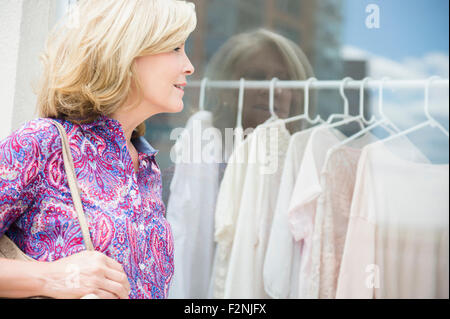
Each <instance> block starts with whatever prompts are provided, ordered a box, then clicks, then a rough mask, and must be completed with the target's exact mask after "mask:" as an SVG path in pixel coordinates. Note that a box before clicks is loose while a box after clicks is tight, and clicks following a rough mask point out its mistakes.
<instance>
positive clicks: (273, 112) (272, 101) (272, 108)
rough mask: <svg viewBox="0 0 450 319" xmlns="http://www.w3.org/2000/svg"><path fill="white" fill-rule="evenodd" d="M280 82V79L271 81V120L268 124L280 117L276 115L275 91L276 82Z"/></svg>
mask: <svg viewBox="0 0 450 319" xmlns="http://www.w3.org/2000/svg"><path fill="white" fill-rule="evenodd" d="M277 81H278V78H273V79H272V80H271V81H270V88H269V111H270V114H271V116H270V118H269V119H268V122H271V121H273V120H276V119H278V115H276V114H275V111H274V91H275V82H277Z"/></svg>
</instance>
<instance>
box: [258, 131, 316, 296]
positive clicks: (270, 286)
mask: <svg viewBox="0 0 450 319" xmlns="http://www.w3.org/2000/svg"><path fill="white" fill-rule="evenodd" d="M311 131H312V128H311V129H307V130H304V131H300V132H298V133H295V134H293V135H292V137H291V139H290V140H289V145H288V149H287V151H286V159H285V161H284V167H283V173H282V175H281V181H280V187H279V190H278V196H277V203H276V208H275V212H274V217H273V221H272V226H271V230H270V236H269V242H268V244H267V250H266V256H265V260H264V269H263V277H264V289H265V291H266V293H267V294H268V295H269V296H270V297H272V298H277V299H286V298H297V295H296V293H297V291H298V287H297V284H298V276H297V275H298V267H299V265H300V259H299V258H300V252H301V246H300V245H299V243H298V242H295V241H294V238H293V236H292V233H291V232H290V231H288V229H289V228H288V208H289V201H290V199H291V196H292V192H293V190H294V185H295V180H296V179H297V173H298V170H299V168H300V164H301V162H302V160H303V154H304V152H305V148H306V144H307V142H308V138H309V136H310V134H311ZM293 270H294V271H293Z"/></svg>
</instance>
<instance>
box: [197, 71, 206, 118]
mask: <svg viewBox="0 0 450 319" xmlns="http://www.w3.org/2000/svg"><path fill="white" fill-rule="evenodd" d="M206 82H208V78H203V80H202V82H201V84H200V97H199V104H198V109H199V111H204V110H205V89H206Z"/></svg>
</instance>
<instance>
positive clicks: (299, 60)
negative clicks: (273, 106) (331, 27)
mask: <svg viewBox="0 0 450 319" xmlns="http://www.w3.org/2000/svg"><path fill="white" fill-rule="evenodd" d="M269 47H271V48H274V49H275V50H276V51H277V52H278V53H279V54H280V56H281V59H282V61H283V63H284V64H285V65H286V67H287V69H288V70H289V74H288V80H299V81H301V80H306V79H308V78H310V77H314V72H313V69H312V66H311V64H310V62H309V60H308V58H307V57H306V55H305V53H304V52H303V51H302V49H301V48H300V47H299V46H298V45H297V44H296V43H294V42H293V41H291V40H290V39H288V38H285V37H284V36H282V35H280V34H277V33H275V32H272V31H270V30H268V29H264V28H259V29H255V30H251V31H248V32H245V33H241V34H237V35H234V36H232V37H231V38H230V39H228V40H227V42H225V44H223V45H222V46H221V47H220V49H219V50H218V51H217V52H216V53H215V54H214V56H213V57H212V58H211V60H210V62H209V63H208V66H207V67H206V72H205V73H206V75H205V76H206V77H208V79H211V80H239V79H237V78H236V72H235V71H236V66H237V65H238V64H239V62H240V61H243V60H244V61H245V60H246V59H247V58H248V57H250V56H253V55H254V54H256V53H258V52H261V51H262V50H265V49H266V48H269ZM216 91H217V90H216ZM205 96H206V97H207V99H206V103H205V105H208V107H211V108H212V109H213V113H214V115H215V123H216V125H217V126H220V127H221V128H223V126H224V124H225V123H226V124H225V125H233V126H232V127H234V122H233V123H231V122H230V119H227V115H226V114H228V117H229V116H230V113H231V120H232V121H235V119H236V115H237V106H236V105H235V104H231V105H230V106H229V107H228V108H224V107H221V105H220V101H219V98H218V97H217V95H215V94H213V92H211V93H208V94H206V95H205ZM300 96H301V91H300V90H297V91H296V92H294V98H293V99H292V104H291V108H290V114H289V116H293V115H298V114H301V113H302V112H303V101H302V100H301V99H300ZM315 100H316V97H315V94H314V93H313V92H310V102H309V111H310V112H311V113H312V112H314V111H315ZM303 124H304V123H303ZM225 127H230V126H225ZM288 129H289V130H290V131H296V130H298V129H300V127H299V122H298V121H296V122H294V123H289V124H288Z"/></svg>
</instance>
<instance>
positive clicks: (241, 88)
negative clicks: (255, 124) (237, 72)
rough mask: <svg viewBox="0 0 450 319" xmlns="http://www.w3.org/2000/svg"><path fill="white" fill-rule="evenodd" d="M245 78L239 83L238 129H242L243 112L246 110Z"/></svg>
mask: <svg viewBox="0 0 450 319" xmlns="http://www.w3.org/2000/svg"><path fill="white" fill-rule="evenodd" d="M244 84H245V80H244V78H241V79H240V83H239V98H238V112H237V118H236V128H241V129H242V110H243V109H244Z"/></svg>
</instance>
